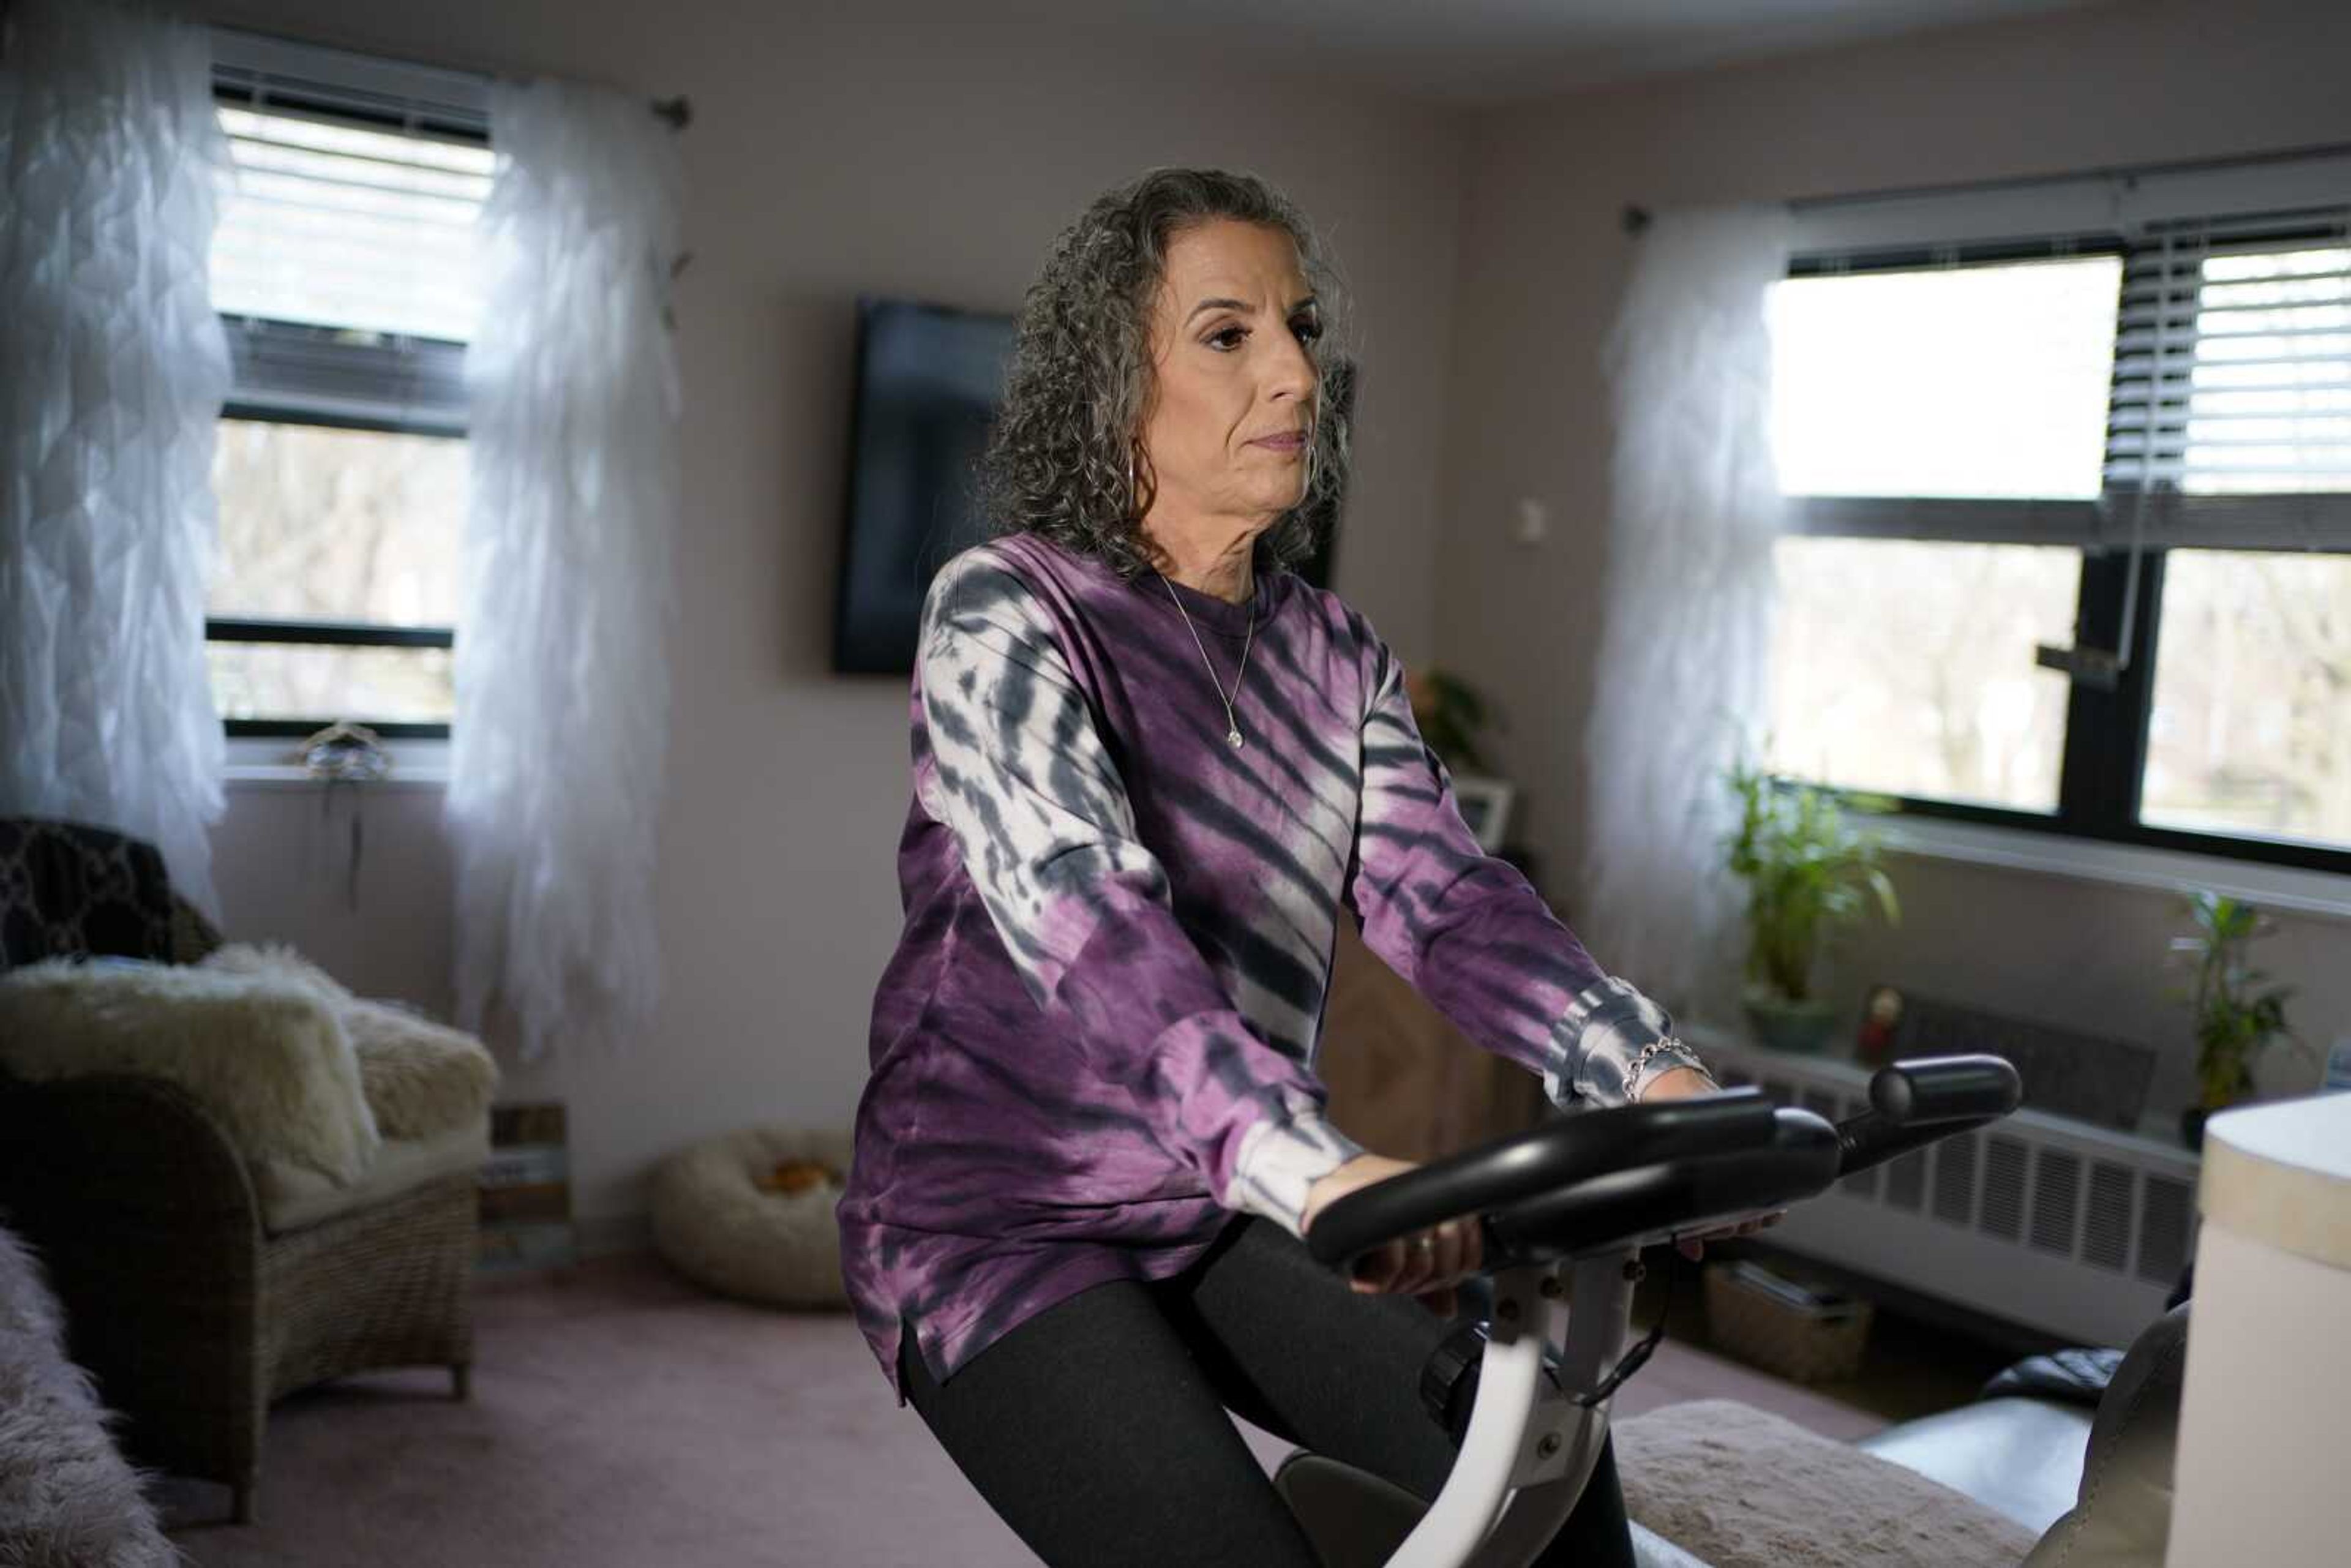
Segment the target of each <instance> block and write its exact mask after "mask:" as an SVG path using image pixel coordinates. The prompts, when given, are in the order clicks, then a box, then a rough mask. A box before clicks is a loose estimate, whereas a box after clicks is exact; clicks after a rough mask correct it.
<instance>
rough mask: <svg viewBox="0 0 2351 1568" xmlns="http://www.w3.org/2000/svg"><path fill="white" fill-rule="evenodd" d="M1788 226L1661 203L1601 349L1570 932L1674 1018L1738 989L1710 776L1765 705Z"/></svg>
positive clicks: (1715, 790)
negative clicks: (1779, 334)
mask: <svg viewBox="0 0 2351 1568" xmlns="http://www.w3.org/2000/svg"><path fill="white" fill-rule="evenodd" d="M1789 236H1790V219H1789V216H1788V214H1787V212H1786V210H1785V209H1784V208H1761V207H1755V208H1745V207H1741V208H1719V209H1708V210H1696V211H1683V212H1669V213H1665V214H1660V215H1659V216H1658V217H1657V218H1656V220H1655V222H1654V223H1652V224H1651V225H1650V226H1649V227H1648V228H1647V229H1646V231H1645V232H1644V233H1643V234H1642V235H1641V236H1640V238H1639V239H1638V241H1637V242H1636V243H1637V246H1638V253H1639V254H1638V256H1637V257H1636V259H1635V270H1634V274H1633V277H1632V279H1631V282H1630V284H1629V286H1628V287H1627V289H1626V293H1625V303H1624V306H1623V309H1622V311H1621V313H1620V315H1619V316H1618V318H1617V321H1616V325H1615V329H1614V334H1613V336H1612V338H1611V340H1610V342H1609V345H1608V355H1607V365H1608V371H1609V378H1610V394H1611V402H1612V404H1613V407H1614V413H1615V426H1616V444H1615V452H1614V461H1613V464H1612V470H1611V474H1612V479H1613V482H1614V491H1615V500H1614V508H1613V510H1612V513H1611V515H1610V518H1609V528H1608V550H1607V565H1606V570H1605V575H1604V594H1603V598H1602V614H1603V617H1604V620H1603V626H1602V632H1601V639H1600V659H1599V664H1598V668H1597V671H1596V676H1595V680H1596V687H1597V689H1596V691H1595V693H1594V697H1593V706H1592V713H1591V717H1590V720H1589V724H1588V728H1587V731H1586V734H1585V737H1584V757H1585V767H1586V769H1587V771H1588V788H1587V791H1586V795H1585V802H1586V807H1585V842H1586V844H1587V845H1588V851H1587V857H1586V861H1585V890H1584V891H1585V904H1584V908H1585V910H1586V913H1585V915H1583V918H1582V920H1581V921H1580V922H1579V929H1582V930H1587V931H1590V932H1592V933H1593V934H1594V936H1593V946H1595V947H1596V948H1597V949H1598V950H1599V951H1600V952H1602V953H1603V954H1604V955H1605V956H1606V961H1607V963H1608V964H1609V966H1610V967H1612V968H1613V969H1614V970H1615V971H1616V972H1618V973H1619V974H1622V975H1623V976H1624V977H1625V978H1627V979H1629V980H1631V981H1632V982H1633V983H1634V984H1635V985H1636V986H1639V987H1641V988H1643V989H1645V990H1646V991H1648V992H1649V993H1650V994H1651V995H1653V996H1656V997H1657V998H1659V999H1660V1000H1662V1001H1664V1002H1666V1003H1667V1006H1668V1007H1671V1008H1673V1009H1676V1010H1677V1011H1680V1012H1683V1013H1685V1014H1687V1013H1689V1012H1692V1011H1695V1012H1698V1013H1699V1014H1700V1015H1702V1016H1703V1015H1711V1016H1716V1017H1721V1016H1727V1015H1728V1013H1729V1009H1730V1007H1731V1006H1732V1005H1733V1004H1734V1002H1735V1000H1736V998H1737V994H1738V985H1739V978H1740V942H1739V935H1740V933H1739V925H1740V915H1741V911H1740V904H1739V901H1738V898H1737V894H1736V888H1735V885H1734V884H1733V883H1732V881H1731V879H1730V877H1729V874H1728V873H1726V872H1725V871H1724V869H1723V853H1722V839H1723V835H1724V833H1725V832H1726V831H1728V829H1729V825H1730V822H1731V812H1730V810H1729V797H1728V794H1727V792H1726V791H1725V789H1724V788H1723V785H1722V780H1721V773H1722V769H1723V768H1724V767H1725V766H1726V765H1727V764H1728V763H1729V760H1730V758H1732V756H1733V755H1734V753H1735V750H1736V748H1737V747H1738V746H1739V745H1740V742H1741V740H1742V738H1743V739H1745V740H1747V741H1748V742H1750V744H1751V743H1752V741H1753V740H1754V739H1755V737H1756V736H1757V735H1758V733H1759V732H1760V730H1761V723H1762V719H1763V716H1764V711H1765V710H1764V705H1765V702H1766V700H1767V688H1766V685H1765V674H1766V671H1765V665H1766V662H1767V661H1768V659H1769V657H1770V653H1771V603H1772V597H1773V595H1772V566H1771V541H1772V539H1773V538H1774V536H1775V535H1776V534H1777V533H1778V531H1779V528H1780V517H1781V504H1780V496H1779V486H1778V482H1777V479H1776V477H1775V476H1774V474H1773V472H1772V465H1771V335H1770V330H1769V328H1768V325H1767V323H1766V321H1765V318H1764V300H1765V290H1766V288H1767V287H1768V286H1769V285H1770V284H1771V282H1772V281H1773V280H1774V279H1776V278H1779V277H1784V276H1786V273H1787V265H1788V251H1789V243H1790V237H1789Z"/></svg>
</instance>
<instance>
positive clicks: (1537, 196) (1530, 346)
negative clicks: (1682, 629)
mask: <svg viewBox="0 0 2351 1568" xmlns="http://www.w3.org/2000/svg"><path fill="white" fill-rule="evenodd" d="M2346 59H2351V8H2346V7H2344V6H2341V5H2310V4H2299V5H2296V4H2288V5H2257V4H2232V5H2155V4H2126V5H2113V6H2108V7H2101V8H2098V9H2095V10H2090V11H2085V12H2081V13H2076V14H2067V15H2058V16H2049V17H2045V18H2039V19H2032V20H2027V21H2022V22H2015V23H2003V24H1999V25H1994V26H1980V27H1973V28H1968V29H1963V30H1959V31H1952V32H1946V33H1941V34H1935V35H1928V36H1922V37H1914V38H1908V39H1901V40H1896V41H1892V42H1886V43H1880V44H1873V45H1869V46H1866V47H1854V48H1848V49H1841V50H1837V51H1834V52H1830V53H1823V54H1818V55H1813V56H1808V57H1802V58H1797V59H1791V60H1785V61H1780V62H1775V63H1770V64H1765V65H1760V66H1753V67H1744V68H1728V69H1723V70H1718V71H1710V72H1705V73H1700V74H1694V75H1687V76H1683V77H1679V78H1669V79H1663V80H1659V81H1656V82H1652V83H1646V84H1636V85H1632V86H1627V87H1623V88H1619V89H1607V90H1601V91H1594V92H1589V93H1583V94H1578V95H1575V96H1573V97H1570V98H1566V99H1560V100H1557V101H1553V102H1549V103H1543V104H1536V105H1530V106H1525V107H1518V108H1511V109H1508V110H1496V111H1489V112H1487V113H1484V114H1481V115H1479V117H1477V118H1476V119H1475V120H1474V121H1473V127H1472V132H1471V138H1470V145H1469V181H1468V204H1467V207H1468V210H1467V212H1466V214H1465V216H1464V221H1463V225H1462V230H1461V263H1460V279H1461V282H1460V287H1461V296H1460V307H1459V311H1458V353H1457V355H1456V359H1455V374H1454V381H1453V397H1452V400H1451V403H1450V406H1449V407H1448V409H1447V414H1448V417H1449V419H1450V421H1451V423H1450V425H1449V431H1450V436H1449V439H1448V441H1447V447H1446V470H1447V479H1446V486H1445V505H1444V507H1443V509H1442V513H1441V515H1442V517H1444V519H1445V528H1446V534H1445V538H1444V540H1443V545H1442V551H1443V554H1442V559H1443V563H1444V564H1443V576H1442V579H1441V581H1440V591H1439V608H1438V613H1437V645H1438V647H1439V649H1440V650H1441V651H1442V652H1443V653H1444V655H1445V657H1446V658H1447V660H1448V661H1449V662H1452V663H1454V664H1458V665H1459V666H1461V667H1462V668H1463V669H1464V670H1466V671H1467V672H1468V673H1469V674H1471V675H1473V676H1474V677H1475V678H1477V679H1479V680H1480V681H1482V682H1485V683H1487V684H1489V685H1491V687H1492V688H1493V690H1494V691H1495V692H1496V694H1497V695H1499V697H1500V698H1501V700H1502V702H1503V703H1504V705H1505V706H1506V708H1507V710H1508V712H1509V715H1510V719H1511V721H1512V732H1511V733H1510V735H1509V736H1508V737H1505V740H1504V743H1503V745H1502V747H1501V748H1500V749H1502V750H1503V751H1505V753H1506V754H1507V759H1508V763H1509V766H1510V769H1511V771H1512V772H1513V773H1514V774H1516V775H1517V776H1518V777H1519V778H1520V779H1521V780H1522V781H1523V782H1524V783H1525V784H1526V785H1527V786H1528V787H1529V789H1528V796H1527V799H1526V807H1527V810H1528V811H1529V813H1530V815H1529V817H1528V819H1527V823H1528V828H1529V832H1530V837H1531V840H1532V841H1534V842H1536V843H1537V844H1539V845H1540V846H1541V848H1542V849H1543V850H1544V851H1545V852H1547V855H1548V858H1549V859H1550V860H1551V861H1552V862H1555V863H1556V865H1557V866H1558V868H1559V871H1560V873H1564V872H1566V871H1567V870H1569V869H1570V868H1572V867H1573V865H1574V863H1575V862H1576V859H1577V857H1578V856H1579V855H1580V853H1581V852H1582V845H1581V842H1580V824H1579V822H1578V821H1577V817H1576V810H1575V795H1576V783H1577V780H1578V779H1579V778H1580V777H1581V775H1580V771H1579V769H1580V761H1579V748H1578V746H1577V737H1578V734H1579V732H1580V730H1581V727H1582V725H1583V720H1584V716H1585V712H1586V708H1587V706H1588V694H1589V692H1590V690H1591V685H1592V679H1593V673H1592V661H1593V656H1594V653H1595V650H1596V648H1597V645H1598V638H1597V634H1596V622H1597V618H1598V617H1599V616H1600V615H1601V614H1602V613H1603V612H1604V610H1603V606H1602V605H1601V604H1600V602H1599V599H1598V594H1597V580H1598V572H1599V569H1600V558H1599V553H1598V552H1599V549H1600V541H1601V538H1602V537H1603V529H1604V517H1605V512H1606V507H1607V505H1608V497H1609V489H1608V481H1607V461H1608V447H1609V422H1608V411H1607V404H1606V389H1605V386H1604V382H1603V381H1602V377H1601V373H1600V367H1599V356H1600V352H1601V348H1602V343H1603V340H1604V335H1605V332H1606V330H1607V327H1608V324H1609V321H1610V319H1611V318H1612V315H1613V313H1614V309H1615V306H1616V301H1617V297H1618V294H1619V292H1620V290H1621V288H1622V286H1623V280H1624V278H1625V269H1626V267H1627V265H1628V264H1629V262H1630V261H1631V259H1632V257H1633V255H1634V251H1635V242H1632V241H1630V240H1628V239H1627V238H1626V236H1625V234H1624V233H1623V231H1622V228H1621V225H1620V221H1619V218H1620V214H1621V211H1622V209H1623V207H1624V205H1625V204H1626V203H1627V202H1637V203H1639V204H1643V205H1646V206H1649V207H1653V208H1664V207H1671V206H1676V205H1695V204H1708V203H1717V202H1729V201H1769V200H1776V199H1780V198H1784V197H1791V196H1800V195H1814V194H1828V193H1851V192H1862V191H1872V190H1883V189H1887V188H1893V187H1904V186H1911V185H1920V184H1934V183H1946V182H1956V181H1965V180H1976V179H1986V178H1997V177H2004V176H2010V175H2016V174H2025V173H2039V172H2077V171H2081V170H2084V169H2088V168H2093V167H2097V166H2100V165H2106V164H2114V163H2126V162H2148V161H2156V160H2162V159H2175V158H2195V157H2206V156H2212V155H2218V154H2227V153H2233V152H2253V151H2260V150H2265V149H2275V148H2287V147H2295V146H2303V145H2310V144H2316V143H2324V142H2340V141H2351V94H2346V93H2345V91H2344V90H2343V87H2342V82H2341V73H2340V70H2339V67H2340V65H2341V62H2343V61H2344V60H2346ZM1519 497H1536V498H1539V499H1541V501H1543V502H1544V503H1545V504H1547V505H1548V506H1549V507H1550V508H1551V511H1552V517H1553V528H1552V538H1551V539H1550V541H1549V542H1548V543H1547V544H1545V545H1543V546H1541V547H1540V548H1538V549H1525V548H1524V547H1520V546H1518V545H1516V544H1514V543H1512V542H1511V541H1510V534H1509V528H1510V523H1511V521H1512V519H1513V517H1514V511H1513V508H1514V507H1515V506H1516V504H1517V501H1518V499H1519ZM1691 613H1693V614H1702V613H1704V607H1703V606H1699V605H1693V606H1692V607H1691ZM1659 631H1660V634H1662V635H1668V636H1669V635H1671V634H1672V629H1671V628H1670V627H1663V628H1660V629H1659ZM1897 875H1898V876H1899V877H1900V879H1901V882H1902V884H1903V888H1904V893H1905V897H1906V899H1907V903H1908V905H1909V910H1908V913H1909V916H1910V918H1909V920H1908V922H1907V925H1906V927H1905V928H1904V929H1903V930H1902V931H1901V932H1900V933H1899V934H1895V935H1885V934H1879V935H1874V936H1870V937H1869V938H1868V939H1867V940H1865V942H1863V943H1862V944H1861V945H1860V946H1858V947H1857V948H1856V950H1855V952H1854V953H1853V954H1852V955H1851V956H1849V958H1848V959H1847V960H1846V961H1845V962H1844V963H1843V964H1841V965H1840V966H1838V971H1839V972H1838V974H1837V976H1836V977H1835V978H1836V981H1837V988H1838V990H1837V994H1839V995H1841V996H1845V997H1849V998H1851V999H1852V1000H1853V1001H1854V1002H1855V1006H1856V1008H1857V1006H1858V1002H1859V998H1860V995H1861V989H1862V988H1863V987H1864V986H1865V984H1867V983H1868V982H1870V981H1872V980H1879V979H1883V980H1889V981H1893V982H1896V983H1899V984H1907V985H1910V986H1913V987H1915V988H1917V989H1919V990H1920V991H1921V992H1925V993H1928V994H1938V995H1944V996H1953V997H1959V996H1965V995H1973V996H1977V997H1980V998H1983V999H1984V1000H1985V1002H1986V1003H1987V1004H1989V1005H1992V1006H1997V1007H2008V1008H2011V1009H2014V1010H2016V1011H2019V1012H2022V1013H2026V1014H2029V1015H2032V1016H2037V1017H2043V1018H2047V1019H2052V1020H2055V1021H2063V1022H2068V1023H2071V1024H2073V1025H2074V1026H2076V1027H2081V1028H2085V1029H2091V1030H2099V1031H2102V1032H2107V1033H2112V1034H2116V1035H2119V1036H2122V1037H2124V1038H2126V1039H2137V1040H2147V1041H2150V1042H2153V1041H2163V1042H2166V1043H2167V1044H2168V1046H2169V1047H2170V1048H2171V1055H2170V1058H2169V1060H2168V1062H2167V1065H2166V1070H2165V1071H2164V1073H2163V1076H2162V1078H2161V1079H2160V1080H2159V1082H2158V1092H2168V1093H2171V1094H2173V1095H2174V1096H2175V1097H2176V1096H2179V1095H2184V1094H2185V1093H2186V1092H2188V1078H2187V1073H2186V1056H2185V1050H2184V1039H2185V1035H2184V1029H2183V1026H2182V1020H2181V1018H2180V1014H2179V1009H2177V1008H2174V1007H2172V1006H2170V1005H2168V1003H2167V1002H2166V1001H2165V999H2164V997H2163V991H2164V988H2165V987H2166V985H2167V984H2168V983H2169V979H2170V977H2166V976H2164V975H2162V974H2161V973H2160V972H2159V970H2158V964H2159V962H2160V958H2161V955H2162V953H2163V950H2164V942H2165V938H2166V936H2167V935H2168V933H2169V932H2170V931H2171V930H2172V929H2173V926H2174V924H2175V922H2176V920H2177V915H2176V914H2175V911H2174V905H2173V903H2172V901H2171V900H2170V899H2168V897H2167V896H2165V895H2163V894H2156V893H2147V892H2138V891H2126V890H2123V889H2119V888H2114V887H2107V886H2095V885H2088V884H2083V883H2067V882H2062V881H2057V880H2053V879H2051V878H2046V877H2042V876H2035V875H2030V874H2025V873H2014V872H2003V871H1993V870H1988V869H1983V868H1979V867H1969V866H1958V865H1951V864H1948V863H1939V862H1916V861H1914V862H1904V863H1903V864H1901V865H1900V866H1899V867H1898V868H1897ZM1548 880H1549V881H1550V883H1552V886H1554V887H1555V888H1559V889H1562V890H1563V889H1564V888H1565V887H1567V886H1568V885H1569V883H1568V878H1567V877H1566V876H1565V875H1564V874H1557V873H1554V874H1553V875H1552V876H1551V877H1549V878H1548ZM1568 914H1569V918H1570V920H1571V923H1572V924H1573V925H1576V926H1577V928H1578V929H1579V931H1580V932H1581V933H1582V934H1583V936H1585V938H1586V939H1587V941H1589V942H1590V944H1591V945H1592V946H1593V949H1594V951H1595V952H1596V953H1597V954H1598V955H1599V956H1601V957H1602V958H1603V960H1605V958H1606V956H1607V912H1606V911H1604V910H1589V911H1583V910H1570V911H1568ZM2346 952H2351V925H2345V924H2342V923H2339V922H2335V921H2327V920H2315V921H2314V920H2294V921H2289V922H2287V925H2286V929H2285V930H2284V931H2283V933H2282V934H2281V936H2280V937H2279V939H2278V940H2277V941H2276V943H2274V944H2273V946H2272V947H2271V949H2270V950H2269V951H2268V952H2267V953H2266V954H2265V956H2266V957H2267V958H2268V959H2269V960H2271V962H2272V963H2273V967H2276V968H2277V969H2279V970H2280V971H2281V972H2282V973H2283V974H2284V975H2285V976H2286V977H2287V978H2289V979H2292V980H2294V981H2296V982H2299V983H2300V984H2302V985H2303V986H2304V988H2305V994H2304V998H2302V999H2301V1000H2300V1001H2299V1002H2298V1003H2296V1004H2295V1005H2294V1007H2293V1008H2292V1009H2290V1016H2291V1017H2292V1018H2293V1019H2294V1020H2295V1021H2296V1022H2297V1023H2298V1024H2299V1025H2300V1026H2301V1027H2303V1028H2304V1030H2307V1031H2310V1032H2313V1033H2315V1034H2317V1035H2318V1038H2319V1045H2320V1048H2321V1049H2322V1050H2323V1049H2324V1046H2325V1041H2326V1040H2327V1039H2329V1038H2331V1037H2332V1035H2333V1034H2334V1033H2335V1032H2339V1031H2351V965H2346V964H2344V963H2343V962H2342V961H2341V960H2342V957H2343V956H2344V955H2346Z"/></svg>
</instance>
